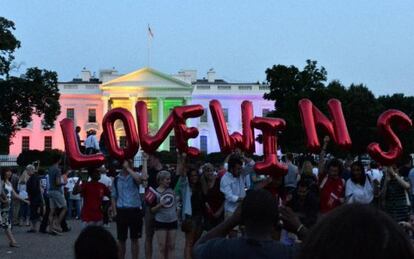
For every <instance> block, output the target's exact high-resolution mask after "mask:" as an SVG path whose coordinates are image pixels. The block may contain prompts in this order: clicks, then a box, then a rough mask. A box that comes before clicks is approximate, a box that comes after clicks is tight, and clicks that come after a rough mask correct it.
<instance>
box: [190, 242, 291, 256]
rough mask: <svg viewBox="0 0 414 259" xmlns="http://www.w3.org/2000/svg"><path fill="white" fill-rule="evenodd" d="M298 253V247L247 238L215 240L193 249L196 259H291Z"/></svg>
mask: <svg viewBox="0 0 414 259" xmlns="http://www.w3.org/2000/svg"><path fill="white" fill-rule="evenodd" d="M297 253H298V246H297V245H292V246H287V245H283V244H281V243H280V242H277V241H274V240H266V241H258V240H252V239H247V238H243V237H240V238H231V239H226V238H216V239H213V240H209V241H207V242H206V243H204V244H201V245H198V246H197V247H196V248H195V249H194V255H195V258H197V259H210V258H214V259H229V258H237V259H251V258H255V259H267V258H269V259H270V258H272V259H292V258H295V257H296V255H297Z"/></svg>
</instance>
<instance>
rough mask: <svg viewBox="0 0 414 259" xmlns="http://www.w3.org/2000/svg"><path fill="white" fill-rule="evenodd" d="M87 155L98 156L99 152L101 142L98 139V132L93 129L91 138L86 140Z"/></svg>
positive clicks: (90, 133) (90, 132)
mask: <svg viewBox="0 0 414 259" xmlns="http://www.w3.org/2000/svg"><path fill="white" fill-rule="evenodd" d="M85 149H86V154H88V155H89V154H96V153H98V152H99V142H98V139H97V138H96V131H95V130H93V129H91V130H90V131H89V136H88V137H87V138H86V140H85Z"/></svg>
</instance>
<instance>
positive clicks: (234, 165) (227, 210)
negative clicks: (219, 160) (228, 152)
mask: <svg viewBox="0 0 414 259" xmlns="http://www.w3.org/2000/svg"><path fill="white" fill-rule="evenodd" d="M249 166H250V165H249ZM246 178H248V170H243V161H242V159H241V158H240V157H239V156H231V157H230V159H229V161H228V171H227V172H226V173H225V174H224V175H223V177H222V178H221V181H220V191H221V192H222V193H223V194H224V198H225V201H224V217H225V218H229V217H230V216H231V215H232V214H233V213H234V212H235V211H236V209H237V206H238V204H239V202H241V201H242V200H243V199H244V197H245V196H246V188H247V186H246V182H247V179H246ZM236 235H237V233H236V232H234V231H233V232H232V233H230V235H229V236H230V237H235V236H236Z"/></svg>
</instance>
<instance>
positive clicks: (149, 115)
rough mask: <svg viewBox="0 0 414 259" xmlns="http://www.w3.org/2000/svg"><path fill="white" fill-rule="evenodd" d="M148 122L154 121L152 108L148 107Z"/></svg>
mask: <svg viewBox="0 0 414 259" xmlns="http://www.w3.org/2000/svg"><path fill="white" fill-rule="evenodd" d="M148 122H149V123H151V122H153V121H152V109H148Z"/></svg>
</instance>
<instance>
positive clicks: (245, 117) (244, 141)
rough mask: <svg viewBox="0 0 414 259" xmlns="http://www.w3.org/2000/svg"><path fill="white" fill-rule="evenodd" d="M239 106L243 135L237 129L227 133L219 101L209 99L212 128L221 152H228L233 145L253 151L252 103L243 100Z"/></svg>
mask: <svg viewBox="0 0 414 259" xmlns="http://www.w3.org/2000/svg"><path fill="white" fill-rule="evenodd" d="M241 108H242V123H243V135H242V134H240V133H239V132H237V131H236V132H234V133H232V134H231V135H229V132H228V130H227V124H226V120H225V119H224V115H223V110H222V108H221V104H220V102H219V101H217V100H212V101H210V112H211V117H212V118H213V123H214V128H215V129H216V134H217V139H218V142H219V145H220V149H221V151H222V152H226V153H229V152H231V151H232V150H233V149H234V148H235V147H239V148H241V149H242V150H244V151H246V152H249V153H253V152H254V149H255V143H254V131H253V127H252V125H251V121H252V119H253V106H252V103H251V102H249V101H244V102H243V103H242V105H241Z"/></svg>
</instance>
